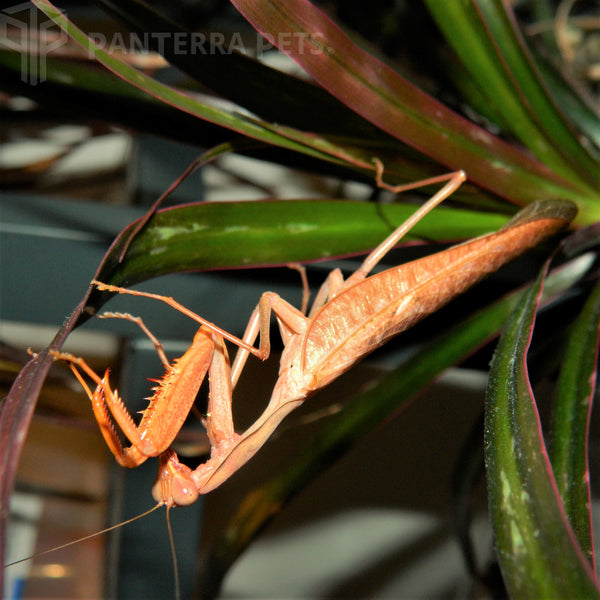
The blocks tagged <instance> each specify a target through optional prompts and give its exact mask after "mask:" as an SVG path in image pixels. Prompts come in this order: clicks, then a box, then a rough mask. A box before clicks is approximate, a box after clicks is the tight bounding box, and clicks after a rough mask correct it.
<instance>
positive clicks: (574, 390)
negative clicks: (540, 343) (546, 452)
mask: <svg viewBox="0 0 600 600" xmlns="http://www.w3.org/2000/svg"><path fill="white" fill-rule="evenodd" d="M599 341H600V284H598V285H596V287H595V289H594V290H593V291H592V293H591V294H590V297H589V298H588V300H587V302H586V304H585V306H584V308H583V310H582V311H581V314H580V315H579V317H578V319H577V321H576V322H575V325H574V327H573V331H572V333H571V335H570V338H569V344H568V347H567V349H566V351H565V359H564V363H563V366H562V369H561V374H560V379H559V383H558V390H557V395H556V396H557V401H556V408H555V411H554V415H553V416H554V427H553V431H552V444H551V446H550V458H551V460H552V466H553V468H554V474H555V476H556V483H557V485H558V489H559V491H560V494H561V497H562V500H563V503H564V505H565V510H566V512H567V516H568V517H569V520H570V522H571V525H572V527H573V529H574V531H575V533H576V535H577V538H578V539H579V543H580V545H581V547H582V549H583V551H584V552H585V553H586V555H587V557H588V559H589V560H590V563H591V564H592V566H593V564H594V555H593V544H592V532H591V523H590V506H591V499H590V478H589V470H588V456H587V439H588V432H589V420H590V414H591V408H592V399H593V396H594V390H595V383H596V376H597V368H598V362H597V361H598V343H599Z"/></svg>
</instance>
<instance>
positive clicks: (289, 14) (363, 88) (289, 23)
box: [232, 0, 595, 218]
mask: <svg viewBox="0 0 600 600" xmlns="http://www.w3.org/2000/svg"><path fill="white" fill-rule="evenodd" d="M232 3H233V4H234V5H235V6H236V8H237V9H238V10H239V11H240V12H241V13H242V14H243V15H244V16H245V17H246V18H247V19H248V20H249V21H250V22H251V23H252V25H253V26H254V27H255V28H256V29H257V30H259V31H260V32H261V33H262V34H263V35H264V36H265V37H266V38H267V39H269V40H270V41H272V42H273V43H274V44H275V45H277V46H278V47H279V49H280V50H281V51H282V52H285V53H286V54H288V55H289V56H290V57H292V58H293V59H294V60H295V61H296V62H298V63H299V64H300V65H301V66H302V67H303V68H304V69H305V70H306V71H307V72H308V73H309V74H310V75H311V76H312V77H313V78H314V79H315V80H316V81H318V82H319V83H320V84H321V85H322V86H323V87H325V88H326V89H327V90H329V91H330V92H331V93H332V94H334V95H335V96H336V97H338V98H339V99H340V100H342V102H344V104H346V105H347V106H349V107H350V108H352V109H353V110H355V111H356V112H357V113H359V114H360V115H362V116H363V117H364V118H366V119H368V120H369V121H371V122H372V123H374V124H376V125H377V126H378V127H380V128H381V129H382V130H383V131H386V132H388V133H390V134H391V135H393V136H394V137H396V138H398V139H399V140H402V141H403V142H405V143H406V144H409V145H411V146H412V147H414V148H416V149H418V150H419V151H421V152H423V153H425V154H427V155H428V156H431V157H433V158H435V159H436V160H437V161H439V162H440V163H442V164H444V165H446V166H447V167H449V168H451V169H455V170H456V169H461V168H464V169H465V170H466V171H467V175H468V177H469V179H470V180H471V181H474V182H476V183H477V184H478V185H480V186H482V187H484V188H485V189H490V190H492V191H494V192H495V193H497V194H499V195H501V196H504V197H508V198H511V199H513V201H517V202H522V203H527V202H531V201H533V200H534V198H535V199H546V198H557V197H560V198H566V199H575V200H576V201H580V202H581V201H582V197H583V199H584V200H585V201H588V202H589V201H590V198H592V197H594V196H595V193H594V192H592V191H591V190H589V189H587V188H586V189H581V186H580V187H579V191H575V188H577V186H578V182H577V181H576V182H572V181H571V182H567V181H565V180H561V178H560V177H558V176H557V175H555V174H554V173H552V172H551V171H550V170H549V169H547V168H546V167H545V166H543V165H542V164H541V163H539V162H537V161H536V160H534V159H533V158H532V157H530V156H529V155H527V154H525V153H523V152H521V151H520V150H518V149H517V148H515V147H512V146H510V145H508V144H506V143H505V142H503V141H502V140H500V139H498V138H495V137H494V136H492V135H491V134H490V133H488V132H487V131H485V130H484V129H482V128H480V127H478V126H476V125H474V124H473V123H471V122H470V121H467V120H466V119H464V118H462V117H460V116H459V115H457V114H456V113H454V112H453V111H451V110H450V109H448V108H447V107H446V106H444V105H443V104H442V103H440V102H438V101H437V100H435V99H434V98H432V97H431V96H428V95H427V94H425V93H424V92H422V91H421V90H419V89H418V88H416V87H415V86H413V85H412V84H411V83H409V82H408V81H407V80H405V79H403V78H402V77H401V76H400V75H398V74H397V73H396V72H394V71H392V70H391V69H390V68H389V67H388V66H387V65H386V64H384V63H382V62H381V61H380V60H378V59H377V58H375V57H374V56H372V55H370V54H368V53H367V52H366V51H365V50H363V49H362V48H361V47H359V46H358V45H357V44H355V43H354V42H353V41H352V40H351V39H350V37H349V36H347V35H346V34H345V33H344V32H343V31H342V30H341V29H340V28H339V27H337V26H336V25H335V24H334V23H333V22H332V21H331V20H330V19H329V18H328V17H326V16H325V15H324V13H322V12H321V11H320V10H318V9H317V8H316V7H314V6H313V5H312V4H310V2H308V1H307V0H287V1H286V2H281V1H276V0H270V1H269V0H244V1H241V0H232ZM451 4H455V3H451ZM572 186H573V187H572ZM585 217H586V218H589V215H585Z"/></svg>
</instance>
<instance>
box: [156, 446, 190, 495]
mask: <svg viewBox="0 0 600 600" xmlns="http://www.w3.org/2000/svg"><path fill="white" fill-rule="evenodd" d="M198 495H199V494H198V488H197V487H196V484H195V483H194V480H193V479H192V470H191V469H190V468H189V467H186V466H185V465H182V464H181V463H180V462H179V459H178V458H177V454H175V452H173V450H167V451H166V452H163V453H162V454H161V456H160V466H159V469H158V477H157V478H156V481H155V482H154V485H153V486H152V496H153V497H154V499H155V500H156V501H157V502H158V503H159V504H166V505H167V506H189V505H190V504H193V503H194V502H196V500H197V499H198Z"/></svg>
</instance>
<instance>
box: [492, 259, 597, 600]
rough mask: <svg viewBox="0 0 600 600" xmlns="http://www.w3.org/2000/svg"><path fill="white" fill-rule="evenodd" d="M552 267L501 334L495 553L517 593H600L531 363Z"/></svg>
mask: <svg viewBox="0 0 600 600" xmlns="http://www.w3.org/2000/svg"><path fill="white" fill-rule="evenodd" d="M545 270H546V269H543V270H542V271H541V272H540V275H539V277H538V279H537V281H536V283H535V285H534V286H532V288H531V289H530V290H529V291H528V292H527V293H526V294H524V296H523V298H522V299H521V301H520V302H519V305H518V306H517V308H516V309H515V311H514V312H513V314H512V315H511V317H510V319H509V321H508V323H507V326H506V328H505V330H504V333H503V334H502V337H501V338H500V342H499V343H498V348H497V350H496V354H495V355H494V359H493V362H492V369H491V372H490V381H489V385H488V392H487V399H486V419H485V460H486V467H487V478H488V494H489V504H490V512H491V516H492V524H493V529H494V535H495V539H496V550H497V554H498V559H499V562H500V568H501V570H502V574H503V576H504V581H505V583H506V586H507V588H508V591H509V594H510V595H511V596H512V597H514V598H546V599H550V598H556V599H557V600H562V599H564V598H600V591H599V590H598V588H597V586H596V583H595V578H594V574H593V572H592V570H591V568H590V565H589V563H588V561H587V560H586V558H585V556H584V554H583V552H582V551H581V549H580V547H579V544H578V543H577V540H576V538H575V535H574V534H573V531H572V529H571V528H570V526H569V524H568V521H567V518H566V515H565V512H564V507H563V505H562V502H561V500H560V496H559V493H558V489H557V487H556V482H555V480H554V476H553V473H552V469H551V467H550V462H549V460H548V455H547V452H546V447H545V444H544V439H543V436H542V432H541V426H540V420H539V415H538V412H537V407H536V405H535V400H534V398H533V395H532V392H531V389H530V386H529V380H528V374H527V366H526V353H527V349H528V347H529V341H530V338H531V334H532V330H533V322H534V318H535V312H536V308H537V304H538V300H539V296H540V293H541V289H542V283H543V279H544V275H545Z"/></svg>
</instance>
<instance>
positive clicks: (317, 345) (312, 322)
mask: <svg viewBox="0 0 600 600" xmlns="http://www.w3.org/2000/svg"><path fill="white" fill-rule="evenodd" d="M380 176H381V172H380V173H379V180H378V181H379V182H380ZM443 179H445V180H447V183H446V184H445V185H444V186H443V188H442V189H441V190H440V191H439V192H437V194H435V195H434V196H433V197H432V198H430V199H429V200H428V201H427V203H425V204H424V205H423V206H422V207H421V208H419V209H418V210H417V211H416V212H415V213H414V214H413V215H412V216H411V217H410V218H409V219H408V220H407V221H406V222H405V223H403V224H402V225H401V226H400V227H399V228H398V229H396V230H395V231H394V232H393V233H392V234H391V235H390V236H388V237H387V238H386V239H385V240H384V241H383V242H382V243H381V244H380V245H379V246H378V247H377V248H375V249H374V250H373V251H372V252H371V253H370V254H369V255H368V256H367V257H366V259H365V260H364V262H363V264H362V266H361V267H360V268H359V269H358V270H357V271H356V272H355V273H354V274H352V275H351V276H350V277H349V278H348V279H347V280H345V281H344V280H343V277H342V274H341V272H340V271H339V270H338V269H336V270H334V271H332V272H331V273H330V274H329V275H328V277H327V278H326V280H325V282H324V283H323V285H322V286H321V288H320V290H319V292H318V293H317V295H316V298H315V300H314V303H313V306H312V308H311V310H310V312H308V314H306V310H305V306H303V308H302V310H298V309H297V308H295V307H293V306H292V305H290V304H289V303H287V302H286V301H285V300H283V299H282V298H281V297H279V296H278V295H277V294H275V293H272V292H266V293H264V294H263V295H262V296H261V298H260V301H259V303H258V305H257V307H256V308H255V310H254V312H253V313H252V315H251V317H250V320H249V322H248V326H247V329H246V332H245V334H244V336H243V339H241V340H240V339H238V338H236V337H235V336H232V335H230V334H228V333H227V332H226V331H224V330H223V329H220V328H219V327H217V326H215V325H213V324H212V323H209V322H208V321H206V320H204V319H203V318H202V317H200V316H199V315H197V314H196V313H194V312H192V311H190V310H189V309H187V308H185V307H183V306H181V305H180V304H179V303H177V302H176V301H175V300H173V299H172V298H169V297H165V296H159V295H156V294H150V293H146V292H140V291H134V290H129V289H126V288H121V287H117V286H113V285H108V284H105V283H101V282H99V281H94V282H93V284H94V285H95V286H96V287H97V288H98V289H100V290H108V291H112V292H115V293H121V294H131V295H135V296H144V297H149V298H154V299H157V300H160V301H162V302H165V303H167V304H169V305H170V306H172V307H173V308H175V309H176V310H178V311H180V312H182V313H183V314H185V315H187V316H188V317H190V318H192V319H194V320H195V321H197V322H199V323H200V328H199V329H198V331H197V333H196V335H195V337H194V340H193V342H192V344H191V346H190V347H189V349H188V350H187V351H186V352H185V353H184V354H183V356H182V357H181V358H179V359H178V360H176V361H174V362H173V363H172V364H169V363H168V362H167V360H166V358H165V357H164V353H162V349H161V348H160V344H159V343H158V341H157V340H156V339H155V338H154V336H152V334H151V333H150V332H148V331H147V329H146V328H145V326H144V325H143V322H141V320H139V319H138V318H137V317H132V316H131V315H123V314H116V313H111V314H108V315H105V316H113V317H121V318H126V319H129V320H132V321H135V322H137V323H138V325H140V326H141V327H142V328H143V329H144V330H145V331H146V333H147V334H148V335H149V336H150V338H151V339H152V340H153V342H154V343H155V346H156V347H157V349H158V350H159V353H160V355H161V359H162V360H163V363H164V364H165V368H166V373H165V375H164V376H163V378H162V379H161V380H159V381H158V385H157V387H156V388H155V393H154V396H153V397H152V398H151V400H150V404H149V405H148V408H147V409H146V410H145V411H144V412H143V417H142V420H141V422H140V423H139V424H138V425H136V424H135V423H134V421H133V419H132V418H131V416H130V415H129V413H128V411H127V409H126V408H125V407H124V405H123V403H122V401H121V399H120V398H119V396H118V393H117V392H116V390H113V389H112V388H111V386H110V383H109V378H108V371H107V372H106V373H105V375H104V376H103V377H102V378H101V377H100V376H99V375H97V374H96V373H95V372H94V371H93V370H92V369H91V368H90V367H89V366H88V365H87V363H86V362H85V361H84V360H83V359H81V358H77V357H75V356H72V355H70V354H66V353H55V358H57V359H63V360H66V361H68V362H69V363H70V365H71V368H72V370H73V372H74V373H75V375H76V376H77V378H78V379H79V381H80V382H81V384H82V385H83V387H84V389H85V391H86V393H87V395H88V396H89V398H90V400H91V401H92V406H93V408H94V413H95V416H96V419H97V421H98V423H99V425H100V429H101V431H102V434H103V436H104V438H105V440H106V442H107V444H108V446H109V448H110V449H111V451H112V452H113V454H114V455H115V457H116V459H117V461H118V462H119V464H121V465H123V466H127V467H135V466H138V465H139V464H141V463H142V462H143V461H145V460H146V459H147V458H148V457H150V456H159V458H160V465H159V475H158V478H157V480H156V483H155V484H154V487H153V496H154V498H155V499H156V500H157V502H159V503H160V504H166V505H167V506H172V505H177V506H183V505H189V504H191V503H193V502H194V501H195V500H196V499H197V497H198V495H199V494H204V493H207V492H210V491H211V490H213V489H215V488H216V487H217V486H219V485H220V484H221V483H223V482H224V481H225V480H227V479H228V478H229V477H230V476H231V475H232V474H233V473H235V472H236V471H237V470H238V469H239V468H240V467H241V466H242V465H244V464H245V463H246V462H247V461H248V460H250V458H252V456H254V454H255V453H256V452H257V451H258V450H259V449H260V447H261V446H262V445H263V444H264V443H265V441H266V440H267V439H268V438H269V436H270V435H271V434H272V433H273V431H274V430H275V429H276V428H277V426H278V424H279V423H280V422H281V421H282V420H283V419H284V418H285V417H286V416H287V415H288V414H289V413H290V412H292V411H293V410H294V409H295V408H297V407H298V406H300V404H302V403H303V402H304V400H305V399H306V398H307V397H308V396H309V395H311V394H312V393H313V392H315V391H317V390H319V389H320V388H322V387H324V386H326V385H328V384H329V383H330V382H331V381H333V380H334V379H336V378H337V377H339V376H340V375H341V374H342V373H344V372H345V371H346V370H348V369H349V368H350V367H351V366H352V365H353V364H355V363H356V362H357V361H359V360H360V359H361V358H363V357H364V356H365V355H367V354H368V353H370V352H372V351H373V350H375V349H376V348H378V347H379V346H381V345H382V344H384V343H385V342H386V341H387V340H388V339H389V338H390V337H392V336H395V335H397V334H398V333H400V332H401V331H403V330H405V329H407V328H409V327H410V326H412V325H413V324H414V323H416V322H417V321H418V320H420V319H421V318H422V317H424V316H426V315H427V314H429V313H431V312H433V311H435V310H436V309H438V308H439V307H441V306H442V305H444V304H446V303H447V302H449V301H450V300H451V299H452V298H454V297H455V296H456V295H458V294H460V293H461V292H463V291H465V290H466V289H467V288H468V287H470V286H471V285H473V284H474V283H475V282H477V281H478V280H479V279H481V278H482V277H484V276H485V275H487V274H489V273H491V272H493V271H495V270H497V269H498V268H499V267H500V266H502V265H503V264H505V263H507V262H508V261H510V260H511V259H512V258H514V257H516V256H517V255H519V254H521V253H522V252H524V251H525V250H526V249H528V248H530V247H532V246H534V245H536V244H537V243H538V242H539V241H541V240H542V239H544V238H546V237H548V236H550V235H552V234H553V233H555V232H557V231H559V230H560V229H561V228H563V227H565V226H566V225H567V224H568V223H569V221H570V220H571V219H572V218H573V217H574V213H575V209H574V207H573V205H572V204H571V203H560V202H559V203H555V202H553V203H551V206H550V205H548V206H546V205H543V204H536V205H534V206H530V207H528V208H526V209H524V210H523V211H521V212H520V213H519V214H518V215H517V216H516V217H514V218H513V219H512V220H511V221H510V222H509V223H508V224H507V225H506V226H505V227H503V228H502V229H500V230H499V231H497V232H495V233H491V234H488V235H485V236H482V237H479V238H476V239H474V240H470V241H468V242H466V243H463V244H459V245H457V246H453V247H451V248H449V249H447V250H444V251H442V252H439V253H437V254H433V255H431V256H427V257H425V258H422V259H419V260H416V261H413V262H410V263H407V264H404V265H400V266H399V267H394V268H391V269H388V270H386V271H383V272H381V273H378V274H375V275H371V276H369V273H370V272H371V271H372V269H373V268H374V267H375V266H376V265H377V263H378V262H379V261H380V260H381V258H382V257H383V256H384V255H385V254H386V253H387V252H388V251H389V250H390V249H391V248H392V247H393V246H394V245H395V244H397V243H398V241H399V240H400V238H402V236H403V235H405V233H406V232H407V231H408V230H409V229H410V228H411V227H412V226H413V225H414V224H415V223H416V222H417V221H418V220H419V219H421V218H422V217H423V216H424V215H425V214H426V213H427V212H429V211H430V210H432V209H433V208H434V207H435V206H437V205H438V204H439V203H440V202H442V201H443V200H444V199H445V198H447V197H448V196H449V195H450V194H452V193H453V192H454V191H455V190H456V189H457V188H458V187H459V186H460V185H461V183H462V182H463V181H464V180H465V174H464V173H463V172H462V171H458V172H456V173H452V174H450V175H447V176H444V178H443ZM440 180H442V178H438V181H440ZM380 183H381V182H380ZM411 187H412V186H411ZM305 292H306V290H305ZM305 304H306V302H303V305H305ZM271 313H273V314H274V315H275V318H276V320H277V323H278V325H279V331H280V334H281V337H282V340H283V343H284V350H283V353H282V356H281V363H280V370H279V378H278V380H277V382H276V384H275V387H274V390H273V393H272V396H271V399H270V401H269V403H268V405H267V407H266V408H265V410H264V412H263V413H262V415H261V416H260V417H259V418H258V419H257V420H256V421H255V423H254V424H253V425H252V426H250V427H249V428H248V429H247V430H246V431H245V432H244V433H241V434H240V433H237V432H236V431H235V429H234V424H233V417H232V410H231V403H232V393H233V390H234V388H235V386H236V384H237V382H238V379H239V377H240V373H241V371H242V369H243V367H244V365H245V362H246V360H247V358H248V356H249V354H250V353H252V354H254V355H255V356H257V357H259V358H261V359H265V358H267V356H268V355H269V352H270V338H269V336H270V332H269V328H270V318H271ZM257 337H260V344H259V347H258V348H256V347H255V346H254V343H255V341H256V338H257ZM225 339H227V340H229V341H230V342H233V343H234V344H236V345H238V346H239V350H238V352H237V355H236V357H235V361H234V363H233V365H232V366H230V363H229V358H228V354H227V349H226V347H225V343H224V340H225ZM81 371H83V372H85V373H86V374H87V375H88V376H89V377H90V378H91V379H92V380H93V381H94V383H95V384H96V388H95V390H94V391H92V390H91V389H90V388H89V387H88V385H87V383H86V381H85V379H84V376H83V374H82V372H81ZM207 373H208V377H209V386H210V396H209V404H208V411H207V415H206V419H205V426H206V430H207V433H208V437H209V440H210V443H211V455H210V458H209V459H208V460H207V461H206V462H205V463H203V464H201V465H200V466H199V467H197V468H196V469H194V470H192V469H190V468H189V467H187V466H185V465H182V464H180V462H179V460H178V458H177V455H176V454H175V452H174V451H173V450H172V449H170V446H171V443H172V442H173V440H174V438H175V436H176V435H177V433H178V432H179V430H180V428H181V426H182V425H183V422H184V421H185V419H186V417H187V415H188V413H189V411H190V410H191V407H192V404H193V402H194V399H195V397H196V394H197V391H198V389H199V387H200V385H201V383H202V381H203V379H204V378H205V376H206V375H207ZM111 415H112V417H111ZM113 419H114V420H115V421H116V423H117V424H118V425H119V427H120V429H121V431H122V432H123V434H124V435H125V436H126V437H127V438H128V439H129V441H130V442H131V446H129V447H128V448H125V449H124V448H123V447H122V446H121V443H120V441H119V438H118V436H117V434H116V432H115V429H114V427H113Z"/></svg>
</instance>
